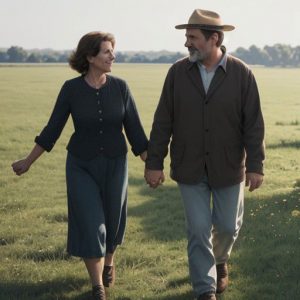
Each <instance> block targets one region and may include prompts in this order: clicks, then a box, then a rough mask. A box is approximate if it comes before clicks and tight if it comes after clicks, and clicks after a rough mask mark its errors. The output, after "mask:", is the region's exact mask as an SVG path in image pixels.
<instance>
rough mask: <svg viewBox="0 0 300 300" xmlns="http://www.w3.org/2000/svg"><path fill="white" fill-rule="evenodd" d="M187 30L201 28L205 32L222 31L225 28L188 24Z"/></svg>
mask: <svg viewBox="0 0 300 300" xmlns="http://www.w3.org/2000/svg"><path fill="white" fill-rule="evenodd" d="M185 28H200V29H204V30H222V29H224V26H221V25H204V24H186V25H185Z"/></svg>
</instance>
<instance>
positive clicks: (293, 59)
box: [0, 44, 300, 67]
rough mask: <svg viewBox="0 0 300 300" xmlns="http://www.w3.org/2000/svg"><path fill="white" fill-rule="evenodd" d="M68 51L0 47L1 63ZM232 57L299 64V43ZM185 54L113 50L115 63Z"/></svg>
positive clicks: (52, 59)
mask: <svg viewBox="0 0 300 300" xmlns="http://www.w3.org/2000/svg"><path fill="white" fill-rule="evenodd" d="M70 54H71V50H66V51H54V50H52V49H43V50H25V49H23V48H22V47H18V46H12V47H10V48H8V49H2V50H1V49H0V62H2V63H66V62H68V58H69V56H70ZM231 54H233V55H234V56H236V57H238V58H240V59H242V60H243V61H245V62H246V63H247V64H250V65H263V66H267V67H273V66H280V67H300V46H297V47H291V46H289V45H283V44H275V45H274V46H265V47H264V48H263V49H260V48H258V47H256V46H255V45H253V46H251V47H249V49H245V48H242V47H239V48H237V49H236V50H235V51H234V52H233V53H231ZM186 55H187V54H184V53H180V52H170V51H157V52H154V51H148V52H141V51H139V52H134V51H126V52H116V62H119V63H174V62H175V61H177V60H178V59H180V58H182V57H184V56H186Z"/></svg>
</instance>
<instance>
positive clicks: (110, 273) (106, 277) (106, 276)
mask: <svg viewBox="0 0 300 300" xmlns="http://www.w3.org/2000/svg"><path fill="white" fill-rule="evenodd" d="M115 278H116V271H115V266H114V265H113V266H104V269H103V274H102V280H103V285H104V286H105V287H112V286H113V285H114V284H115Z"/></svg>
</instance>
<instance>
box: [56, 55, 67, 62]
mask: <svg viewBox="0 0 300 300" xmlns="http://www.w3.org/2000/svg"><path fill="white" fill-rule="evenodd" d="M69 57H70V55H68V54H66V53H63V54H61V55H59V56H58V59H57V61H58V62H61V63H65V62H68V61H69Z"/></svg>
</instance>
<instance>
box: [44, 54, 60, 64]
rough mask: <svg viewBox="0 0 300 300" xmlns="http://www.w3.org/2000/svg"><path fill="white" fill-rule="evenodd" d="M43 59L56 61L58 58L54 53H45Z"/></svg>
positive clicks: (48, 61)
mask: <svg viewBox="0 0 300 300" xmlns="http://www.w3.org/2000/svg"><path fill="white" fill-rule="evenodd" d="M42 61H43V62H45V63H56V62H57V59H56V57H55V56H54V55H51V54H45V55H43V58H42Z"/></svg>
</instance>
